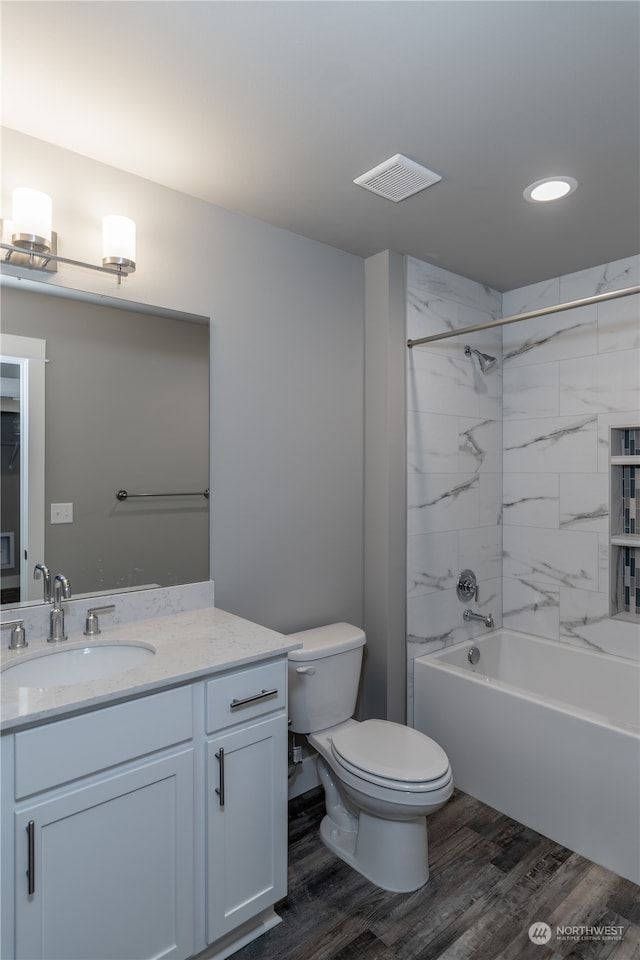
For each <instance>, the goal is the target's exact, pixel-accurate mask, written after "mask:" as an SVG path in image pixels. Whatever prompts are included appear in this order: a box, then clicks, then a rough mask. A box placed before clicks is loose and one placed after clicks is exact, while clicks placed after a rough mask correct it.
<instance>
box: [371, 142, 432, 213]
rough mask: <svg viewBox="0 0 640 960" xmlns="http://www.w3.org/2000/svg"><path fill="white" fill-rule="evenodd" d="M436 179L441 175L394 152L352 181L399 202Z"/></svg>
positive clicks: (380, 195) (423, 188)
mask: <svg viewBox="0 0 640 960" xmlns="http://www.w3.org/2000/svg"><path fill="white" fill-rule="evenodd" d="M438 180H442V177H440V176H439V175H438V174H437V173H434V172H433V170H427V168H426V167H423V166H422V165H421V164H420V163H416V162H415V160H409V158H408V157H403V156H402V154H401V153H396V155H395V157H390V158H389V159H388V160H385V161H384V163H381V164H379V165H378V166H377V167H374V168H373V170H369V171H368V172H367V173H363V174H362V176H361V177H356V179H355V180H354V181H353V182H354V183H357V184H358V186H359V187H364V188H365V190H371V192H372V193H377V194H378V196H379V197H386V199H387V200H393V202H394V203H399V202H400V200H405V199H406V198H407V197H411V196H413V194H414V193H419V192H420V191H421V190H426V188H427V187H430V186H431V185H432V184H434V183H437V182H438Z"/></svg>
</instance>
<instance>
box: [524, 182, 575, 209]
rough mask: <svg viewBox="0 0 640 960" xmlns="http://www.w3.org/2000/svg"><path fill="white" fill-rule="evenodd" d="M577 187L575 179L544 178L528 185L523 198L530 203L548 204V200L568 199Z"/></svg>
mask: <svg viewBox="0 0 640 960" xmlns="http://www.w3.org/2000/svg"><path fill="white" fill-rule="evenodd" d="M577 186H578V181H577V180H576V179H575V177H565V176H562V177H545V178H544V180H536V181H535V183H530V184H529V186H528V187H527V189H526V190H525V191H524V194H523V196H524V198H525V200H529V201H530V202H531V203H549V201H550V200H560V199H561V198H562V197H568V196H569V194H570V193H573V191H574V190H575V189H576V188H577Z"/></svg>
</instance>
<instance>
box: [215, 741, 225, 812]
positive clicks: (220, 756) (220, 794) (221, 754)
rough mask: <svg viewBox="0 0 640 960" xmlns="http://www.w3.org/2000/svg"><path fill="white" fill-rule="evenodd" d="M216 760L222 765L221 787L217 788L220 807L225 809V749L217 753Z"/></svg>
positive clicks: (221, 748)
mask: <svg viewBox="0 0 640 960" xmlns="http://www.w3.org/2000/svg"><path fill="white" fill-rule="evenodd" d="M216 760H217V761H218V762H219V763H220V780H219V783H220V786H219V787H216V793H217V794H218V797H219V798H220V806H221V807H224V747H220V749H219V750H218V752H217V753H216Z"/></svg>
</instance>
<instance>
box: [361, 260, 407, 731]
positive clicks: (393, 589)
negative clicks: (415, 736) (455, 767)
mask: <svg viewBox="0 0 640 960" xmlns="http://www.w3.org/2000/svg"><path fill="white" fill-rule="evenodd" d="M365 277H366V301H365V302H366V335H365V357H366V361H365V367H366V377H365V410H366V416H365V421H366V427H365V451H366V456H365V542H364V583H365V588H364V597H365V630H366V633H367V648H366V656H365V667H364V674H363V690H362V712H363V715H365V716H367V717H381V718H388V719H390V720H395V721H397V722H400V723H403V722H404V720H405V616H406V615H405V609H406V605H405V582H406V473H405V470H406V466H405V461H406V455H405V446H406V440H405V379H404V369H405V353H406V350H407V348H406V334H405V281H404V259H403V257H401V256H400V255H399V254H397V253H392V252H389V251H386V252H384V253H380V254H378V255H377V256H375V257H370V258H369V259H368V260H367V261H366V264H365Z"/></svg>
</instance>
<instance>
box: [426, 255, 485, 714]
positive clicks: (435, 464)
mask: <svg viewBox="0 0 640 960" xmlns="http://www.w3.org/2000/svg"><path fill="white" fill-rule="evenodd" d="M501 300H502V297H501V294H499V293H497V292H496V291H495V290H490V289H488V288H486V287H484V286H482V285H481V284H478V283H475V282H474V281H471V280H468V279H466V278H464V277H460V276H457V275H455V274H452V273H450V272H448V271H445V270H442V269H440V268H438V267H434V266H432V265H430V264H427V263H423V262H421V261H418V260H415V259H412V258H408V259H407V336H408V337H410V338H418V337H422V336H430V335H431V334H433V333H440V332H445V331H447V330H453V329H457V328H460V327H466V326H470V325H472V324H475V323H481V322H484V321H486V320H491V319H494V318H496V317H500V316H502V302H501ZM501 341H502V337H501V332H500V330H499V329H498V330H490V331H484V332H483V333H477V334H475V335H473V336H471V337H469V338H468V340H465V341H464V342H462V341H461V340H460V339H458V338H452V339H450V340H442V341H440V342H438V343H435V344H429V345H427V346H421V347H414V348H413V349H412V350H407V581H408V582H407V655H408V670H407V676H408V687H409V710H408V716H409V717H411V716H412V715H413V710H412V688H413V660H414V659H415V657H417V656H421V655H422V654H424V653H428V652H430V651H432V650H436V649H439V648H440V647H442V646H445V645H447V644H450V643H455V642H457V641H458V640H463V639H466V638H470V637H473V636H476V635H477V634H478V633H480V632H481V631H482V630H484V629H485V628H484V627H483V626H482V625H478V624H466V623H465V622H464V621H463V619H462V613H463V610H464V607H465V605H464V604H462V603H461V602H460V600H458V597H457V595H456V589H455V587H456V581H457V579H458V575H459V573H460V572H461V571H462V570H463V569H466V568H471V569H473V570H474V571H475V573H476V575H477V577H478V580H479V583H480V589H479V597H478V602H477V603H475V604H474V605H473V607H474V609H477V610H480V611H482V612H483V613H489V612H490V613H492V614H493V616H494V618H495V620H496V623H497V624H498V625H499V624H500V617H501V608H502V599H501V589H502V583H501V580H502V570H501V549H502V530H501V512H502V481H501V475H502V372H501V365H500V364H497V365H496V366H495V367H494V368H493V369H492V370H491V371H489V372H488V373H487V374H483V373H481V371H480V367H479V365H478V363H477V360H476V359H475V358H467V357H465V355H464V347H465V344H467V343H468V344H469V346H471V347H475V348H476V349H479V350H481V351H482V352H484V353H489V354H492V355H493V356H496V357H500V355H501Z"/></svg>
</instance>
